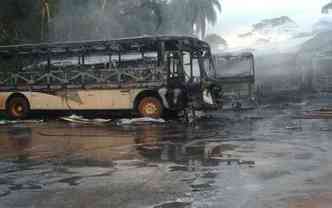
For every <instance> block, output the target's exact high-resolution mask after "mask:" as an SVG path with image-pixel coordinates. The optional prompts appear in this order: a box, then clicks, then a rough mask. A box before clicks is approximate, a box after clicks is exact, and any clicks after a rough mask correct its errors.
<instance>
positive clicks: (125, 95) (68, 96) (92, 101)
mask: <svg viewBox="0 0 332 208" xmlns="http://www.w3.org/2000/svg"><path fill="white" fill-rule="evenodd" d="M140 91H141V90H137V89H135V90H121V89H116V90H70V91H58V92H56V93H54V94H46V93H39V92H33V93H31V97H30V99H29V102H30V106H31V110H129V109H132V108H133V102H134V99H135V97H136V95H137V94H138V93H139V92H140Z"/></svg>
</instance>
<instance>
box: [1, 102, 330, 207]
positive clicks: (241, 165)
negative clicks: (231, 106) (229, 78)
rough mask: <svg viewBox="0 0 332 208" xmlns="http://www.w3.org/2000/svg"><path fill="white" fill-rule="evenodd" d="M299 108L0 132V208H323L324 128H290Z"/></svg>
mask: <svg viewBox="0 0 332 208" xmlns="http://www.w3.org/2000/svg"><path fill="white" fill-rule="evenodd" d="M302 108H305V107H304V106H302V107H299V106H296V107H289V106H288V107H287V108H279V107H278V108H266V109H260V110H255V111H251V112H242V113H234V112H229V113H222V114H221V113H220V114H214V115H213V118H209V119H203V120H201V121H199V122H198V123H197V124H196V125H195V126H189V125H184V124H182V123H180V122H176V121H170V122H167V123H165V124H145V125H127V126H117V125H114V124H109V125H103V126H102V125H99V126H98V125H96V126H93V125H89V126H88V125H77V124H76V125H75V124H69V123H66V122H61V121H50V122H45V123H36V124H27V123H25V124H11V125H7V126H2V127H0V207H156V208H157V207H158V208H166V207H167V208H168V207H171V208H172V207H212V208H214V207H253V208H254V207H291V208H293V207H297V208H298V207H304V208H306V207H308V206H307V204H309V203H316V204H319V203H321V204H322V205H321V207H324V204H326V203H329V202H331V203H332V201H330V200H331V198H332V197H331V195H329V194H328V193H329V192H332V167H331V165H330V164H331V156H332V154H331V151H330V149H331V142H330V140H331V139H332V136H331V131H332V123H331V121H329V120H294V119H292V115H294V114H295V113H296V112H297V111H300V110H302ZM315 201H316V202H315ZM314 206H316V205H313V206H309V207H314ZM317 207H319V206H318V205H317Z"/></svg>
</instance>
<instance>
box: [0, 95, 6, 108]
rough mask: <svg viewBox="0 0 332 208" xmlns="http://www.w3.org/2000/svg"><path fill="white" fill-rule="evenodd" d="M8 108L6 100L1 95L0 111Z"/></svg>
mask: <svg viewBox="0 0 332 208" xmlns="http://www.w3.org/2000/svg"><path fill="white" fill-rule="evenodd" d="M5 108H6V98H5V97H4V96H1V95H0V109H5Z"/></svg>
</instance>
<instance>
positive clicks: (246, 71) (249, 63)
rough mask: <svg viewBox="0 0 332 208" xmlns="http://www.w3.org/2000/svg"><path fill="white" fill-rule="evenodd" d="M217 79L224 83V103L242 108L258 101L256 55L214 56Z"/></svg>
mask: <svg viewBox="0 0 332 208" xmlns="http://www.w3.org/2000/svg"><path fill="white" fill-rule="evenodd" d="M213 59H214V63H215V68H216V74H215V77H216V78H217V79H218V80H219V81H218V82H219V83H222V84H221V86H222V89H223V98H224V102H225V103H227V102H229V103H230V104H231V105H232V107H235V108H237V107H240V106H242V104H245V103H247V104H248V102H251V101H254V100H255V99H256V86H255V85H256V73H255V60H254V54H252V53H250V52H242V53H220V54H215V55H214V56H213Z"/></svg>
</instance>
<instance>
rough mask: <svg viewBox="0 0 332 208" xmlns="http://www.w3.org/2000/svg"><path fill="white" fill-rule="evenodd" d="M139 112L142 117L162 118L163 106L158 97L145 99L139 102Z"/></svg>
mask: <svg viewBox="0 0 332 208" xmlns="http://www.w3.org/2000/svg"><path fill="white" fill-rule="evenodd" d="M138 112H139V114H140V116H142V117H149V118H161V117H162V114H163V105H162V103H161V101H160V100H159V99H158V98H156V97H143V98H142V99H141V100H140V101H139V104H138Z"/></svg>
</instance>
